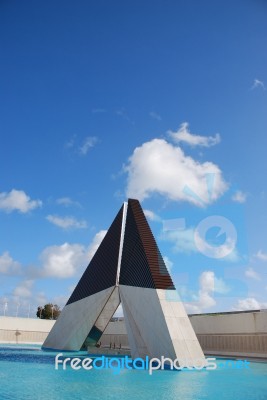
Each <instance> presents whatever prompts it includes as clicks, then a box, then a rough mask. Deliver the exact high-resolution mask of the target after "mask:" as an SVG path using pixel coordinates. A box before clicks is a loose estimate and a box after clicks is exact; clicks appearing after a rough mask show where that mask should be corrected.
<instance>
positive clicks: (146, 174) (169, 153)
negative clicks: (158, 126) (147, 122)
mask: <svg viewBox="0 0 267 400" xmlns="http://www.w3.org/2000/svg"><path fill="white" fill-rule="evenodd" d="M124 170H125V172H127V173H128V178H127V189H126V192H127V197H133V198H138V199H139V200H140V201H142V200H144V199H146V198H148V197H150V196H151V195H152V194H154V193H159V194H161V195H164V196H166V197H167V198H168V199H170V200H174V201H188V202H191V203H193V204H195V205H198V206H203V203H201V202H200V201H199V198H200V199H202V200H203V202H204V203H206V204H209V203H212V202H213V201H215V200H216V199H218V198H219V197H220V196H221V195H222V194H223V193H224V192H225V191H226V189H227V184H226V182H225V181H224V179H223V176H222V172H221V170H220V168H219V167H218V166H217V165H215V164H213V163H212V162H204V163H200V162H198V161H195V160H194V159H193V158H192V157H189V156H186V155H185V154H184V152H183V150H182V149H181V148H180V147H176V146H173V145H172V144H170V143H168V142H167V141H166V140H164V139H153V140H151V141H149V142H146V143H144V144H142V145H141V146H140V147H137V148H136V149H135V150H134V152H133V154H132V155H131V157H130V158H129V162H128V165H126V166H125V167H124ZM210 174H212V175H214V177H215V179H214V185H213V193H212V196H210V197H209V196H208V190H207V176H210ZM185 188H190V192H191V193H190V195H189V194H188V191H186V190H185ZM192 193H194V194H196V195H194V194H193V195H192Z"/></svg>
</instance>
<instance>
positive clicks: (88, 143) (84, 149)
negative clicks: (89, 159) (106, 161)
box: [79, 136, 97, 156]
mask: <svg viewBox="0 0 267 400" xmlns="http://www.w3.org/2000/svg"><path fill="white" fill-rule="evenodd" d="M96 143H97V137H95V136H87V137H86V138H85V139H84V142H83V144H82V146H80V148H79V153H80V154H81V155H83V156H85V155H86V154H87V153H88V151H89V150H90V149H91V148H92V147H94V146H95V144H96Z"/></svg>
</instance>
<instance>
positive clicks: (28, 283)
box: [13, 279, 34, 298]
mask: <svg viewBox="0 0 267 400" xmlns="http://www.w3.org/2000/svg"><path fill="white" fill-rule="evenodd" d="M33 283H34V281H33V280H32V279H28V280H25V281H23V282H21V283H20V284H19V285H18V286H17V287H16V288H15V289H14V292H13V295H14V296H17V297H18V298H20V297H31V295H32V292H31V289H32V285H33Z"/></svg>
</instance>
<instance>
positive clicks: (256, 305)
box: [233, 297, 267, 311]
mask: <svg viewBox="0 0 267 400" xmlns="http://www.w3.org/2000/svg"><path fill="white" fill-rule="evenodd" d="M263 308H267V303H261V302H259V301H258V300H256V299H255V298H254V297H247V298H246V299H240V300H238V302H237V305H236V306H235V307H234V308H233V309H234V310H236V311H246V310H260V309H263Z"/></svg>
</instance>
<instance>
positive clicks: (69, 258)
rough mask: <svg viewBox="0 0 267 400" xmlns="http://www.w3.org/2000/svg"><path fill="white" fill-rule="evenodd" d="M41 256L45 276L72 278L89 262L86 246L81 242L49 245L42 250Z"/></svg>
mask: <svg viewBox="0 0 267 400" xmlns="http://www.w3.org/2000/svg"><path fill="white" fill-rule="evenodd" d="M40 258H41V260H42V263H43V270H42V275H43V276H44V277H55V278H70V277H72V276H74V275H75V274H76V272H77V270H79V269H81V268H82V267H86V265H87V263H88V260H87V257H86V251H85V248H84V246H82V245H80V244H69V243H64V244H62V245H59V246H56V245H55V246H49V247H47V248H45V249H44V250H43V251H42V253H41V256H40Z"/></svg>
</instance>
